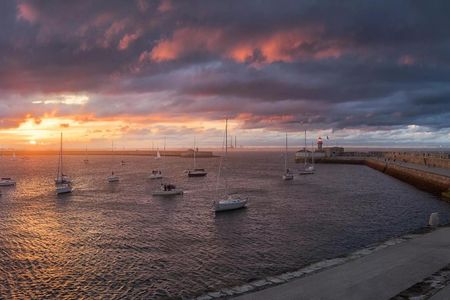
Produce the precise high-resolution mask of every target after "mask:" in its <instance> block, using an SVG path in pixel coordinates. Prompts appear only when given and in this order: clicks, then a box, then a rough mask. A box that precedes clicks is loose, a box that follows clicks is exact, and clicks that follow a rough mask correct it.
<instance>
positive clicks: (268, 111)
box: [0, 0, 450, 130]
mask: <svg viewBox="0 0 450 300" xmlns="http://www.w3.org/2000/svg"><path fill="white" fill-rule="evenodd" d="M449 11H450V3H449V2H448V1H433V2H426V1H340V2H337V1H312V0H311V1H298V0H297V1H284V0H283V1H263V0H261V1H168V0H163V1H146V0H137V1H111V0H109V1H88V0H86V1H56V0H51V1H31V0H29V1H28V0H20V1H13V0H7V1H2V2H1V3H0V26H1V28H2V29H1V30H0V92H1V95H0V97H1V98H0V104H4V105H3V106H2V111H0V115H1V116H2V117H3V118H5V120H6V119H8V120H15V118H17V117H21V116H24V115H26V114H28V113H30V107H29V106H25V105H24V103H25V104H27V103H29V102H31V99H35V98H36V97H43V96H45V95H46V94H55V93H73V94H80V93H81V94H82V93H86V94H89V95H90V99H91V100H90V101H89V103H88V104H86V105H85V106H83V107H79V106H61V105H47V106H45V107H43V106H39V105H34V106H33V108H32V111H31V113H32V114H36V115H40V114H44V113H46V112H47V111H46V110H47V109H51V110H52V111H53V112H54V111H55V110H56V114H58V113H59V114H65V115H70V114H91V115H94V116H97V117H99V118H102V117H111V116H120V115H137V116H145V115H148V114H158V113H163V114H165V115H168V116H169V115H174V116H178V115H181V114H189V115H191V116H192V117H196V116H202V117H205V116H206V117H208V118H211V119H219V118H223V116H224V115H228V116H235V117H238V118H239V117H240V118H243V117H242V116H243V115H245V116H246V117H245V121H244V125H243V126H244V127H246V128H259V127H264V128H273V129H277V130H278V129H282V128H284V127H286V126H290V125H289V124H290V123H289V122H294V123H295V122H298V121H300V120H301V121H302V122H305V123H308V124H309V125H310V126H311V128H318V129H320V128H322V129H326V128H367V127H372V128H383V129H385V130H386V129H389V128H397V127H398V126H407V125H411V124H415V125H423V126H428V127H431V128H435V129H439V128H449V127H450V121H449V119H450V116H449V111H450V107H449V103H450V100H449V97H450V90H449V88H448V85H449V82H450V51H449V49H450V31H449V30H448V28H450V18H448V16H447V14H448V12H449ZM5 103H7V104H8V106H5V105H6V104H5ZM27 110H28V111H27ZM5 123H6V121H5ZM8 124H10V123H8ZM0 126H1V125H0Z"/></svg>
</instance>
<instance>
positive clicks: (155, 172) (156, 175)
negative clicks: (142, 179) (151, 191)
mask: <svg viewBox="0 0 450 300" xmlns="http://www.w3.org/2000/svg"><path fill="white" fill-rule="evenodd" d="M162 178H163V176H162V173H161V170H153V171H152V173H150V175H148V179H162Z"/></svg>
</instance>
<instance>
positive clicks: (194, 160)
mask: <svg viewBox="0 0 450 300" xmlns="http://www.w3.org/2000/svg"><path fill="white" fill-rule="evenodd" d="M195 168H196V161H195V136H194V170H195Z"/></svg>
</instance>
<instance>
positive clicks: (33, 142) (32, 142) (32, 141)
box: [29, 140, 37, 145]
mask: <svg viewBox="0 0 450 300" xmlns="http://www.w3.org/2000/svg"><path fill="white" fill-rule="evenodd" d="M29 143H30V145H36V144H37V142H36V141H35V140H31V141H29Z"/></svg>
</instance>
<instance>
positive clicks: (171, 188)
mask: <svg viewBox="0 0 450 300" xmlns="http://www.w3.org/2000/svg"><path fill="white" fill-rule="evenodd" d="M152 195H153V196H175V195H183V190H182V189H179V188H177V187H176V186H175V185H173V184H164V183H161V187H160V189H159V190H157V191H154V192H153V193H152Z"/></svg>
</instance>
